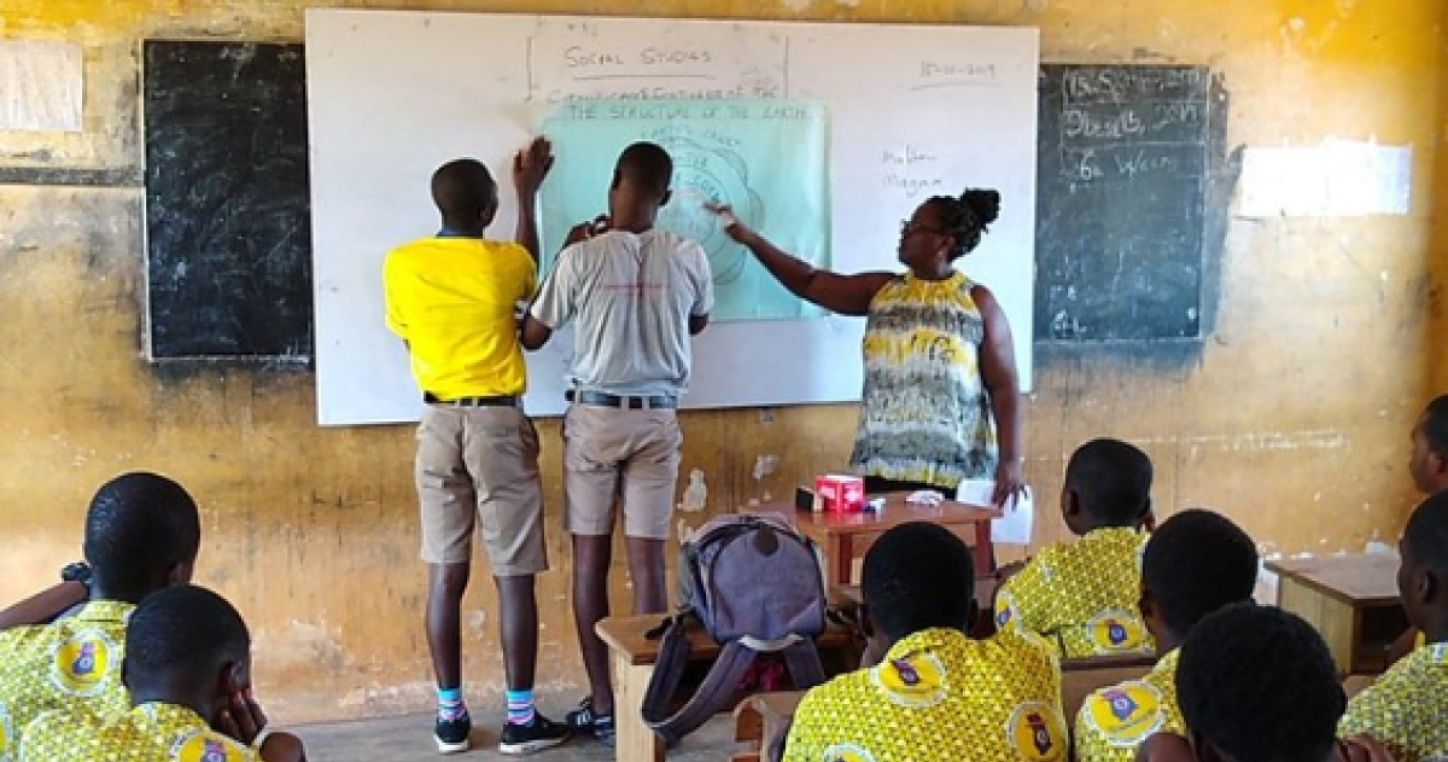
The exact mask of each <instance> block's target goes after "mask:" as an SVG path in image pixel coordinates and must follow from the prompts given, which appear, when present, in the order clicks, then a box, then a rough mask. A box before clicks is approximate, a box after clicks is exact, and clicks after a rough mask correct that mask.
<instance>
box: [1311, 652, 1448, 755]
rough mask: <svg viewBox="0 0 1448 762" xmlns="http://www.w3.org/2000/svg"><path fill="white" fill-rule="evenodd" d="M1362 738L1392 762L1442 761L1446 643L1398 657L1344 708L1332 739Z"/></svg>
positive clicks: (1446, 737) (1447, 700)
mask: <svg viewBox="0 0 1448 762" xmlns="http://www.w3.org/2000/svg"><path fill="white" fill-rule="evenodd" d="M1358 733H1368V734H1370V735H1371V736H1372V737H1373V738H1376V739H1377V740H1379V741H1382V742H1383V743H1384V744H1385V745H1386V746H1387V747H1388V750H1389V751H1391V752H1392V753H1393V758H1394V759H1396V760H1398V762H1418V760H1425V759H1434V758H1441V757H1444V756H1448V643H1434V644H1432V645H1427V646H1423V647H1422V648H1419V649H1417V650H1415V651H1413V653H1411V654H1408V655H1407V656H1405V657H1403V659H1402V660H1401V661H1399V662H1398V663H1397V664H1394V665H1393V666H1392V668H1391V669H1389V670H1388V671H1387V672H1384V673H1383V675H1382V677H1379V678H1378V679H1377V682H1374V683H1373V684H1372V685H1371V686H1369V687H1368V688H1367V689H1365V690H1363V692H1362V693H1359V694H1358V695H1356V696H1354V697H1353V698H1352V700H1351V701H1349V702H1348V705H1347V713H1346V714H1344V715H1343V716H1342V720H1341V722H1340V723H1339V724H1338V734H1339V735H1341V736H1344V737H1346V736H1352V735H1357V734H1358Z"/></svg>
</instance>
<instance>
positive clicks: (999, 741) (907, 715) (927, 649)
mask: <svg viewBox="0 0 1448 762" xmlns="http://www.w3.org/2000/svg"><path fill="white" fill-rule="evenodd" d="M1069 753H1070V741H1069V739H1068V736H1067V730H1066V721H1065V718H1064V717H1063V716H1062V713H1061V671H1060V665H1059V663H1057V661H1056V657H1055V656H1054V655H1053V654H1052V653H1051V649H1050V646H1048V645H1047V644H1045V643H1043V642H1041V640H1040V638H1037V637H1035V636H1033V635H1030V634H1029V633H1022V632H1004V633H1001V634H999V635H997V636H996V637H994V638H991V639H989V640H971V639H969V638H967V637H966V636H965V635H964V634H962V633H960V632H958V631H956V630H947V629H931V630H924V631H922V632H917V633H915V634H914V635H911V636H909V637H907V638H904V639H902V640H901V641H900V642H898V643H896V644H895V646H894V647H893V648H891V649H890V652H889V654H887V655H886V656H885V659H884V661H882V662H881V663H880V665H879V666H876V667H873V668H870V669H862V670H859V671H857V672H852V673H850V674H848V675H842V676H840V677H837V678H835V679H834V680H831V681H830V682H828V683H826V684H824V685H821V686H819V687H817V688H815V689H814V690H811V691H810V692H809V693H807V694H805V697H804V700H803V701H801V702H800V705H799V708H798V710H797V711H796V712H795V715H794V725H793V726H792V727H791V728H790V731H789V741H788V744H787V746H786V747H785V751H784V759H785V762H936V761H938V762H947V761H948V762H958V760H963V759H968V760H973V761H974V762H994V761H995V760H1000V761H1001V762H1005V761H1007V760H1009V761H1010V762H1018V761H1019V760H1027V761H1028V762H1056V761H1057V760H1065V759H1066V758H1067V757H1068V756H1069Z"/></svg>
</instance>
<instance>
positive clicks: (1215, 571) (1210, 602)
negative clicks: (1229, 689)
mask: <svg viewBox="0 0 1448 762" xmlns="http://www.w3.org/2000/svg"><path fill="white" fill-rule="evenodd" d="M1256 582H1257V548H1256V547H1255V546H1254V545H1253V544H1252V538H1250V537H1248V536H1247V533H1246V532H1243V531H1242V530H1241V529H1239V528H1238V527H1237V525H1236V524H1233V523H1232V522H1231V520H1229V519H1227V518H1226V517H1225V516H1221V515H1219V514H1216V513H1212V512H1211V511H1203V510H1189V511H1183V512H1181V513H1178V514H1177V515H1175V516H1172V517H1171V518H1170V519H1168V520H1167V521H1166V523H1164V524H1162V525H1161V526H1160V527H1159V528H1158V529H1157V530H1156V531H1155V532H1154V533H1152V535H1151V540H1150V541H1149V542H1148V543H1147V544H1146V552H1145V554H1143V557H1142V572H1141V602H1140V604H1139V605H1140V609H1141V613H1142V618H1143V619H1144V620H1145V621H1146V628H1147V630H1149V631H1150V632H1151V634H1152V637H1153V638H1154V639H1155V640H1156V643H1157V645H1158V646H1159V647H1160V648H1161V650H1162V652H1163V655H1162V657H1161V658H1160V659H1159V660H1158V661H1157V663H1156V666H1155V667H1153V668H1152V670H1151V672H1150V673H1148V674H1147V675H1146V676H1145V677H1143V678H1142V679H1140V680H1129V681H1127V682H1124V683H1118V684H1116V685H1112V686H1108V687H1106V688H1102V689H1100V690H1097V691H1096V692H1094V693H1092V694H1091V695H1090V696H1088V697H1087V698H1086V700H1085V701H1084V702H1082V704H1081V710H1080V712H1079V713H1078V714H1077V715H1076V733H1075V745H1076V759H1077V760H1079V762H1132V760H1134V759H1135V758H1136V752H1137V748H1138V747H1139V746H1140V745H1141V744H1142V743H1143V742H1145V741H1146V739H1147V738H1148V737H1149V736H1150V735H1151V734H1153V733H1157V732H1171V733H1181V732H1183V731H1184V730H1185V725H1184V724H1183V722H1182V717H1181V710H1180V709H1178V708H1177V692H1176V667H1177V658H1178V656H1179V652H1178V650H1177V646H1178V645H1180V644H1181V642H1182V641H1183V640H1184V639H1186V637H1187V634H1188V633H1190V632H1191V631H1192V628H1193V627H1195V626H1196V624H1197V622H1199V621H1200V620H1201V619H1203V618H1204V617H1206V616H1208V615H1210V614H1211V613H1213V612H1215V611H1217V610H1218V609H1220V608H1222V607H1224V606H1228V605H1231V604H1233V603H1240V602H1243V601H1249V600H1251V599H1252V588H1253V587H1254V586H1255V585H1256Z"/></svg>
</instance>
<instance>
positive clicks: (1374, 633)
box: [1267, 554, 1408, 675]
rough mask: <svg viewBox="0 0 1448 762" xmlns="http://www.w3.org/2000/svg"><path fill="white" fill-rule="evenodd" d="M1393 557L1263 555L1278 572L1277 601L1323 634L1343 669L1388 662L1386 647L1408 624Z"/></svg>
mask: <svg viewBox="0 0 1448 762" xmlns="http://www.w3.org/2000/svg"><path fill="white" fill-rule="evenodd" d="M1398 564H1399V562H1398V558H1397V557H1396V556H1389V555H1381V554H1368V555H1352V556H1336V557H1332V558H1307V559H1300V560H1295V561H1268V562H1267V568H1268V569H1269V570H1270V571H1274V572H1276V573H1277V574H1278V575H1280V580H1279V583H1278V588H1277V604H1278V605H1279V606H1281V607H1282V608H1283V609H1286V610H1287V611H1291V612H1292V613H1294V614H1297V615H1298V616H1300V617H1302V618H1303V619H1306V620H1307V621H1308V622H1309V623H1311V624H1312V626H1313V627H1316V628H1317V631H1318V632H1319V633H1321V634H1322V637H1323V640H1326V641H1327V646H1328V648H1329V649H1331V650H1332V656H1333V659H1334V660H1335V661H1336V662H1337V666H1338V669H1339V670H1341V671H1342V672H1343V673H1344V674H1349V675H1359V674H1377V673H1379V672H1382V671H1383V670H1384V669H1386V668H1387V658H1388V647H1389V646H1390V645H1391V644H1392V642H1393V640H1394V639H1395V638H1397V637H1398V636H1399V635H1401V634H1402V633H1403V631H1404V630H1406V629H1407V627H1408V615H1407V612H1405V611H1404V610H1403V604H1402V601H1401V600H1399V598H1398Z"/></svg>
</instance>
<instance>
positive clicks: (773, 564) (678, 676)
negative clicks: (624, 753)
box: [643, 514, 827, 743]
mask: <svg viewBox="0 0 1448 762" xmlns="http://www.w3.org/2000/svg"><path fill="white" fill-rule="evenodd" d="M823 569H824V567H823V564H822V563H821V556H820V552H819V548H818V547H816V545H815V543H814V542H813V541H812V540H810V539H809V538H808V537H806V536H804V535H803V534H801V533H800V532H799V531H798V530H796V529H795V528H794V526H793V525H791V524H790V522H789V520H788V519H786V518H785V517H784V516H781V515H778V514H748V515H745V514H731V515H723V516H718V517H716V518H714V519H713V520H711V521H709V522H708V523H706V524H704V526H702V527H700V528H699V530H698V532H696V533H695V535H694V536H693V538H691V539H689V540H687V541H685V542H684V546H683V552H682V556H681V560H680V563H679V576H680V578H681V579H680V583H681V588H682V590H683V606H682V608H681V609H680V611H679V612H678V613H677V614H675V615H674V616H673V617H670V618H669V619H668V620H667V621H666V622H665V623H664V627H663V643H662V644H661V645H660V647H659V659H658V662H657V663H656V664H655V665H654V673H653V676H652V677H651V678H650V679H649V686H648V689H647V690H646V691H645V693H644V700H643V719H644V722H646V723H647V724H648V726H649V727H650V728H652V729H653V730H654V732H656V733H658V734H659V735H660V736H662V737H663V738H664V740H666V741H668V742H669V743H676V742H678V741H679V740H680V739H681V738H683V737H684V736H685V735H688V734H689V733H691V732H693V731H694V730H696V729H698V727H699V726H701V725H703V724H704V723H705V722H707V721H708V719H709V718H710V717H712V716H713V715H714V714H716V713H717V712H720V711H722V710H723V709H725V708H727V707H728V705H729V704H730V703H731V702H732V700H733V699H734V694H735V693H736V691H737V689H738V687H739V684H740V680H741V678H743V677H744V675H745V673H746V672H748V671H749V668H750V666H751V665H752V664H754V661H755V658H756V657H757V656H758V655H759V654H764V653H778V654H781V655H783V657H784V660H785V662H786V664H788V666H789V673H790V677H791V678H792V679H793V681H794V685H795V688H796V689H798V690H807V689H809V688H812V687H814V686H816V685H819V684H820V683H823V682H824V679H825V675H824V666H823V665H822V664H821V663H820V657H819V652H818V651H816V650H815V643H814V639H815V638H817V637H819V635H820V634H821V633H823V632H824V630H825V615H826V608H827V602H826V599H825V586H824V570H823ZM691 621H697V622H699V623H700V624H702V625H703V627H704V629H705V630H707V631H708V632H709V635H710V636H711V637H713V638H714V641H715V642H716V643H718V644H719V645H721V646H723V649H722V650H721V651H720V653H719V658H718V660H716V661H715V662H714V664H713V666H711V667H710V669H709V674H708V675H707V676H706V677H705V678H704V682H703V684H702V685H700V686H699V689H698V690H697V691H696V692H695V693H694V695H693V696H692V697H691V698H690V699H689V701H688V703H686V704H685V705H684V706H683V708H681V709H679V711H678V712H676V713H674V714H673V715H668V713H667V712H668V706H669V700H670V699H671V698H672V697H673V695H674V691H675V690H677V689H678V687H679V682H680V681H681V680H682V679H683V676H684V668H685V666H686V665H687V664H688V660H689V642H688V638H686V637H685V635H684V630H685V628H686V627H687V626H688V625H689V623H690V622H691ZM651 635H652V633H651Z"/></svg>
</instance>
